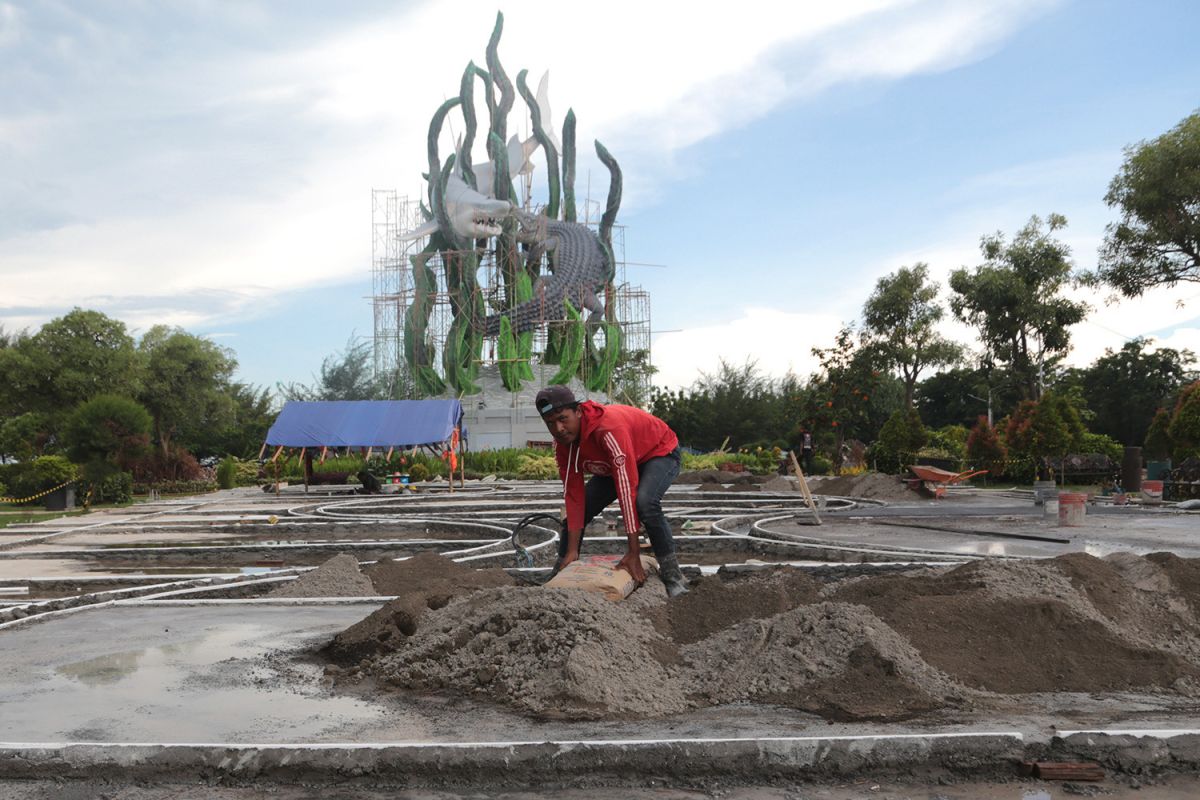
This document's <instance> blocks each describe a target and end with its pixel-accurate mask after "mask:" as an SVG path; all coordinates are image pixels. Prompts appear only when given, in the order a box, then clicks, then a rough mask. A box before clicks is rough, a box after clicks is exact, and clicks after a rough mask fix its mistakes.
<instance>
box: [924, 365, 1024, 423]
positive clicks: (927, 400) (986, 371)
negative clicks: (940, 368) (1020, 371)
mask: <svg viewBox="0 0 1200 800" xmlns="http://www.w3.org/2000/svg"><path fill="white" fill-rule="evenodd" d="M1020 400H1021V391H1020V389H1019V388H1018V387H1017V386H1016V384H1015V383H1014V381H1013V379H1012V375H1011V374H1010V373H1009V372H1008V370H1006V369H1004V368H993V367H992V366H991V365H990V364H987V363H986V362H985V363H984V364H983V365H982V366H980V367H976V368H968V367H956V368H955V369H950V370H946V371H945V372H939V373H937V374H936V375H930V376H929V377H928V378H926V379H925V380H923V381H921V382H920V383H919V384H917V389H916V408H917V410H918V411H920V412H921V419H923V420H925V421H926V423H927V424H928V425H929V427H930V428H934V429H937V428H942V427H945V426H946V425H963V426H968V425H973V424H974V423H975V420H976V419H977V418H978V417H979V415H980V413H985V414H986V412H988V411H989V410H990V411H991V412H992V419H993V420H995V419H999V418H1000V417H1003V416H1004V415H1005V414H1008V413H1009V412H1010V411H1012V410H1013V409H1014V408H1016V406H1017V403H1019V402H1020Z"/></svg>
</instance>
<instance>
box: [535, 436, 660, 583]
mask: <svg viewBox="0 0 1200 800" xmlns="http://www.w3.org/2000/svg"><path fill="white" fill-rule="evenodd" d="M679 461H680V456H679V448H678V447H676V448H675V449H674V450H672V451H671V452H670V453H667V454H666V455H665V456H659V457H658V458H651V459H649V460H648V461H643V462H642V463H641V464H638V488H637V513H638V517H639V518H640V519H641V521H642V527H643V528H645V529H646V535H647V536H648V537H650V546H651V547H653V548H654V556H655V558H657V559H659V560H660V561H661V560H662V559H664V558H666V557H667V556H670V555H674V554H675V538H674V537H673V536H672V535H671V523H669V522H667V518H666V516H665V515H664V514H663V510H662V499H663V495H664V494H666V493H667V489H668V488H670V486H671V483H672V482H673V481H674V480H675V478H677V477H678V476H679ZM584 498H585V499H584V504H583V527H584V529H585V530H586V529H587V525H588V523H589V522H591V521H592V520H593V519H595V518H596V516H597V515H598V514H599V513H600V512H601V511H603V510H604V509H605V508H607V507H608V505H609V504H610V503H612V501H614V500H616V499H617V485H616V482H614V481H613V479H612V478H611V477H610V476H608V475H593V476H592V477H591V478H590V479H589V480H588V482H587V487H586V489H585V491H584ZM582 543H583V537H582V534H581V535H580V544H582ZM566 554H567V531H566V526H565V525H564V526H563V532H562V535H561V536H559V537H558V557H559V558H562V557H563V556H565V555H566Z"/></svg>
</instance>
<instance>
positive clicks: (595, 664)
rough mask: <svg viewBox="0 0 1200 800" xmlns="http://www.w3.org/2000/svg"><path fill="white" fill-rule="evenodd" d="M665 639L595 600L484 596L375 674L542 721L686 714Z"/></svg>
mask: <svg viewBox="0 0 1200 800" xmlns="http://www.w3.org/2000/svg"><path fill="white" fill-rule="evenodd" d="M663 646H664V642H663V641H662V639H661V637H659V636H658V634H657V633H655V631H654V630H653V628H652V627H651V626H649V625H647V624H646V623H645V622H644V620H643V619H642V618H641V617H640V616H639V615H638V614H637V612H636V611H634V610H632V609H630V608H627V607H626V606H624V605H623V604H621V603H612V602H609V601H608V600H605V599H604V598H602V597H600V596H599V595H597V594H593V593H589V592H582V591H578V590H563V589H521V588H507V589H488V590H485V591H481V592H479V593H477V594H475V595H473V596H471V597H469V598H464V599H462V600H459V601H458V602H455V603H452V604H450V605H449V606H446V607H445V608H443V609H440V610H438V611H435V612H432V613H430V614H429V615H428V617H427V618H426V619H425V621H424V622H423V624H422V625H421V627H420V629H419V630H418V631H417V633H416V634H414V635H413V636H412V637H411V638H410V639H409V640H408V641H406V642H405V645H404V647H403V648H401V649H400V650H398V651H397V652H395V653H394V654H392V655H390V656H387V657H385V658H383V659H381V660H380V662H379V664H378V668H377V674H378V675H379V677H380V678H381V679H383V680H385V681H386V682H387V683H390V684H392V685H394V686H399V687H403V688H406V689H417V690H428V689H451V690H454V691H458V692H462V693H466V694H475V695H483V696H486V697H490V698H492V699H494V700H500V701H501V702H505V703H507V704H509V705H512V706H514V707H516V708H518V709H521V710H523V711H527V712H531V713H534V714H538V715H541V716H564V717H569V718H573V719H589V718H601V717H612V716H625V715H639V716H641V715H661V714H670V713H673V712H676V711H680V710H682V709H683V708H685V706H686V704H685V702H684V698H683V695H682V692H681V691H680V688H679V686H678V685H677V684H676V683H675V682H673V681H671V680H669V679H668V676H667V672H666V669H665V668H664V667H663V664H662V661H661V658H662V655H661V654H659V655H656V650H662V648H663Z"/></svg>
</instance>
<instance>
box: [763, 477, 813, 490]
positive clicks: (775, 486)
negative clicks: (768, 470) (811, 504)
mask: <svg viewBox="0 0 1200 800" xmlns="http://www.w3.org/2000/svg"><path fill="white" fill-rule="evenodd" d="M808 482H809V489H810V490H811V489H812V479H811V478H809V479H808ZM762 490H763V491H764V492H798V491H800V484H799V482H797V481H796V479H795V478H789V477H788V476H787V475H776V476H775V477H773V478H771V479H770V480H768V481H765V482H764V483H763V484H762Z"/></svg>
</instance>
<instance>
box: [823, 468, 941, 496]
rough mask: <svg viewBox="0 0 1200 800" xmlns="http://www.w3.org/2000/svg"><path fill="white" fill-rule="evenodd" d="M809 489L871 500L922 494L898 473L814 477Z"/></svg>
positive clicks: (827, 493)
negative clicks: (915, 490)
mask: <svg viewBox="0 0 1200 800" xmlns="http://www.w3.org/2000/svg"><path fill="white" fill-rule="evenodd" d="M811 481H812V482H811V483H810V484H809V489H810V490H811V491H812V492H813V494H824V495H830V496H832V497H865V498H867V499H870V500H917V499H920V495H919V494H917V493H916V492H914V491H913V490H912V489H909V488H908V484H906V483H905V482H904V481H903V480H901V479H900V477H899V476H896V475H884V474H883V473H882V472H864V473H863V474H862V475H839V476H837V477H836V478H813V479H811Z"/></svg>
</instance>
